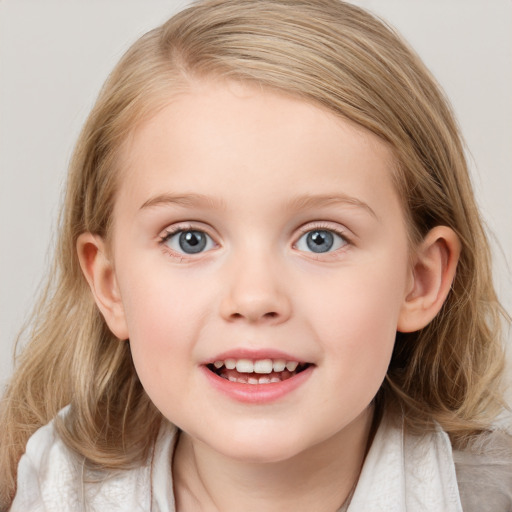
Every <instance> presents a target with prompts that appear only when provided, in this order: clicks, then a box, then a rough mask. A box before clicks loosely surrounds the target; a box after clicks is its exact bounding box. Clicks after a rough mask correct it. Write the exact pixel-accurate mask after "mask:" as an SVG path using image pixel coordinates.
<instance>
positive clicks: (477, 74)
mask: <svg viewBox="0 0 512 512" xmlns="http://www.w3.org/2000/svg"><path fill="white" fill-rule="evenodd" d="M186 3H187V2H186V1H185V0H183V1H176V0H167V1H162V0H137V1H134V0H123V1H121V0H116V1H114V0H87V1H85V0H80V1H78V0H61V1H51V0H0V384H3V383H5V381H6V380H7V378H8V377H9V375H10V373H11V371H12V358H11V354H12V350H13V345H14V338H15V336H16V333H17V331H18V330H19V328H20V326H21V324H22V323H23V321H24V319H25V318H26V317H27V315H28V313H29V310H30V308H31V306H32V304H33V300H34V297H35V295H36V292H37V288H38V284H39V282H40V280H41V278H42V276H43V275H44V273H45V269H46V268H47V265H48V254H49V252H48V251H49V250H51V245H52V229H53V226H54V225H55V222H56V215H57V212H58V208H59V201H60V197H61V192H62V185H63V180H64V177H65V173H66V167H67V163H68V160H69V157H70V154H71V151H72V147H73V144H74V141H75V140H76V137H77V135H78V131H79V129H80V127H81V125H82V123H83V121H84V119H85V116H86V115H87V113H88V111H89V109H90V107H91V106H92V103H93V101H94V98H95V96H96V94H97V92H98V90H99V88H100V86H101V84H102V82H103V80H104V79H105V77H106V75H107V74H108V72H109V71H110V69H111V68H112V67H113V65H114V64H115V62H116V61H117V60H118V59H119V57H120V56H121V54H122V52H123V51H124V50H125V49H126V48H127V47H128V45H129V44H130V43H131V42H133V41H134V40H135V39H136V38H137V37H138V36H140V35H141V34H143V33H144V32H145V31H147V30H148V29H150V28H152V27H154V26H156V25H157V24H158V23H160V22H163V21H164V20H165V19H167V18H168V17H169V15H170V14H172V13H173V12H175V11H176V10H179V9H180V8H181V7H183V6H184V5H186ZM354 3H357V4H358V5H361V6H363V7H367V8H369V9H371V10H373V11H374V12H375V13H377V14H379V15H381V16H382V17H383V18H385V19H386V20H387V21H389V22H390V23H391V24H392V25H394V26H395V27H396V28H397V29H398V30H399V31H400V32H401V33H402V34H403V35H404V36H405V38H406V39H408V40H409V42H410V43H411V45H412V46H413V47H414V48H415V49H416V50H417V52H418V53H419V54H420V56H421V57H422V58H423V59H424V60H425V62H426V63H427V65H428V66H429V67H430V68H431V70H432V71H433V72H434V74H435V76H436V77H437V79H438V80H439V82H440V83H441V85H442V87H443V88H444V89H445V91H446V93H447V95H448V97H449V98H450V99H451V101H452V104H453V107H454V110H455V112H456V115H457V117H458V119H459V122H460V125H461V127H462V131H463V133H464V135H465V138H466V141H467V145H468V147H469V148H470V150H471V154H469V160H470V165H471V169H472V173H473V175H474V186H475V190H476V193H477V197H478V200H479V204H480V207H481V209H482V212H483V214H484V217H485V219H486V221H487V223H488V226H489V228H490V230H491V231H492V233H493V234H494V236H495V238H496V239H497V240H498V241H499V244H500V246H501V249H499V248H498V245H497V244H494V253H495V258H496V266H495V268H496V284H497V288H498V292H499V294H500V296H501V299H502V301H503V303H504V304H505V306H506V307H507V309H508V311H509V312H510V311H511V310H512V282H511V278H510V270H509V269H510V268H511V267H512V227H511V224H512V206H511V198H512V150H511V146H512V138H511V135H512V96H511V93H510V91H511V90H512V89H511V85H512V31H511V30H510V20H512V2H511V1H510V0H429V1H411V0H360V1H354ZM509 336H510V335H509Z"/></svg>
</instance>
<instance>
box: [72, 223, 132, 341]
mask: <svg viewBox="0 0 512 512" xmlns="http://www.w3.org/2000/svg"><path fill="white" fill-rule="evenodd" d="M76 248H77V252H78V258H79V261H80V266H81V268H82V272H83V273H84V276H85V278H86V280H87V282H88V283H89V287H90V288H91V292H92V294H93V296H94V300H95V301H96V304H97V306H98V308H99V310H100V311H101V314H102V315H103V317H104V318H105V321H106V322H107V325H108V326H109V328H110V330H111V331H112V332H113V333H114V335H115V336H117V337H118V338H119V339H128V329H127V325H126V318H125V314H124V308H123V303H122V301H121V296H120V293H119V288H118V285H117V280H116V276H115V272H114V268H113V265H112V263H111V261H110V259H109V258H108V257H107V252H106V247H105V242H104V240H103V239H102V238H101V237H100V236H97V235H93V234H92V233H82V234H81V235H80V236H79V237H78V240H77V246H76Z"/></svg>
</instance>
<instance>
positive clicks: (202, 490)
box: [173, 408, 373, 512]
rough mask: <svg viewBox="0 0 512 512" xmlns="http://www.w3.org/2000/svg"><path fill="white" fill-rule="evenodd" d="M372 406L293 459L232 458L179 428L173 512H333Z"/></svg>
mask: <svg viewBox="0 0 512 512" xmlns="http://www.w3.org/2000/svg"><path fill="white" fill-rule="evenodd" d="M372 417H373V410H372V409H371V408H369V409H367V410H366V411H364V412H363V413H362V414H361V415H360V416H359V417H358V418H356V419H355V420H354V421H353V422H352V423H350V424H349V425H348V426H347V427H345V428H344V429H343V430H341V431H340V432H338V433H336V434H335V435H334V436H332V437H330V438H329V439H327V440H325V441H323V442H321V443H319V444H317V445H315V446H313V447H310V448H309V449H308V450H306V451H304V452H301V453H299V454H297V455H295V456H294V457H292V458H291V459H288V460H285V461H280V462H272V463H250V462H243V461H238V460H233V459H230V458H227V457H225V456H223V455H222V454H219V453H217V452H214V451H212V450H211V449H210V448H209V447H208V446H206V445H204V444H202V443H200V442H198V441H196V440H194V439H192V438H191V437H190V436H188V435H187V434H185V433H183V432H182V433H181V435H180V440H179V442H178V446H177V447H176V452H175V456H174V461H173V475H174V491H175V498H176V507H177V508H176V510H177V512H183V511H187V510H201V511H202V512H220V511H222V512H232V511H233V512H234V511H238V510H241V509H243V510H244V512H256V511H257V512H274V511H282V510H294V511H296V512H300V511H311V510H315V511H317V512H335V511H337V510H338V509H339V508H340V507H341V506H342V504H343V503H344V502H345V501H346V500H347V497H348V496H349V495H350V493H351V491H352V490H353V488H354V486H355V484H356V483H357V479H358V477H359V473H360V471H361V467H362V464H363V461H364V457H365V455H366V451H367V446H368V440H369V437H370V432H371V426H372Z"/></svg>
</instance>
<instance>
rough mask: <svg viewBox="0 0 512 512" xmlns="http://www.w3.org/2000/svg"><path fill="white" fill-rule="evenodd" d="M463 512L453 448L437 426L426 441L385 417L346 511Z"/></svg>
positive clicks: (425, 436) (423, 437) (446, 436)
mask: <svg viewBox="0 0 512 512" xmlns="http://www.w3.org/2000/svg"><path fill="white" fill-rule="evenodd" d="M363 510H364V512H380V511H382V510H385V511H386V512H411V511H414V512H439V511H440V510H442V511H443V512H462V505H461V502H460V497H459V490H458V486H457V477H456V474H455V465H454V462H453V456H452V447H451V443H450V440H449V438H448V435H447V434H446V433H445V432H444V431H443V430H442V429H441V428H440V427H439V426H437V425H436V428H435V430H433V431H432V432H427V433H425V434H424V435H422V436H414V435H412V434H407V433H405V432H404V426H403V423H402V424H401V425H399V424H397V422H396V420H394V419H393V418H391V417H389V416H386V415H384V417H383V418H382V422H381V424H380V426H379V428H378V430H377V433H376V435H375V438H374V440H373V443H372V446H371V448H370V451H369V452H368V455H367V457H366V460H365V462H364V465H363V469H362V471H361V475H360V477H359V481H358V483H357V487H356V489H355V491H354V495H353V497H352V500H351V502H350V505H349V507H348V509H347V512H361V511H363Z"/></svg>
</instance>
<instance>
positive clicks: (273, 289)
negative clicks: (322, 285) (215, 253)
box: [220, 255, 292, 325]
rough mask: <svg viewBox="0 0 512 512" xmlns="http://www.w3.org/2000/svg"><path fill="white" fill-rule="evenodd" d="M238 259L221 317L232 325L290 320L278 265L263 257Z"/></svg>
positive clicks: (286, 293)
mask: <svg viewBox="0 0 512 512" xmlns="http://www.w3.org/2000/svg"><path fill="white" fill-rule="evenodd" d="M242 259H243V258H239V259H238V262H239V263H238V264H236V265H234V266H231V269H230V270H228V274H229V276H228V278H227V279H226V281H225V284H226V288H225V291H224V297H223V298H222V300H221V303H220V314H221V316H222V318H224V319H225V320H226V321H229V322H237V321H238V322H243V321H245V322H248V323H252V324H258V323H263V324H272V325H276V324H280V323H283V322H286V320H288V319H289V318H290V316H291V309H292V308H291V302H290V297H289V294H288V292H287V290H286V285H285V279H284V275H283V273H282V272H279V269H278V268H276V267H277V265H275V264H273V263H272V262H270V261H268V259H267V258H265V257H264V256H262V257H257V256H254V255H253V256H252V257H251V258H250V259H244V263H240V261H241V260H242Z"/></svg>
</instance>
